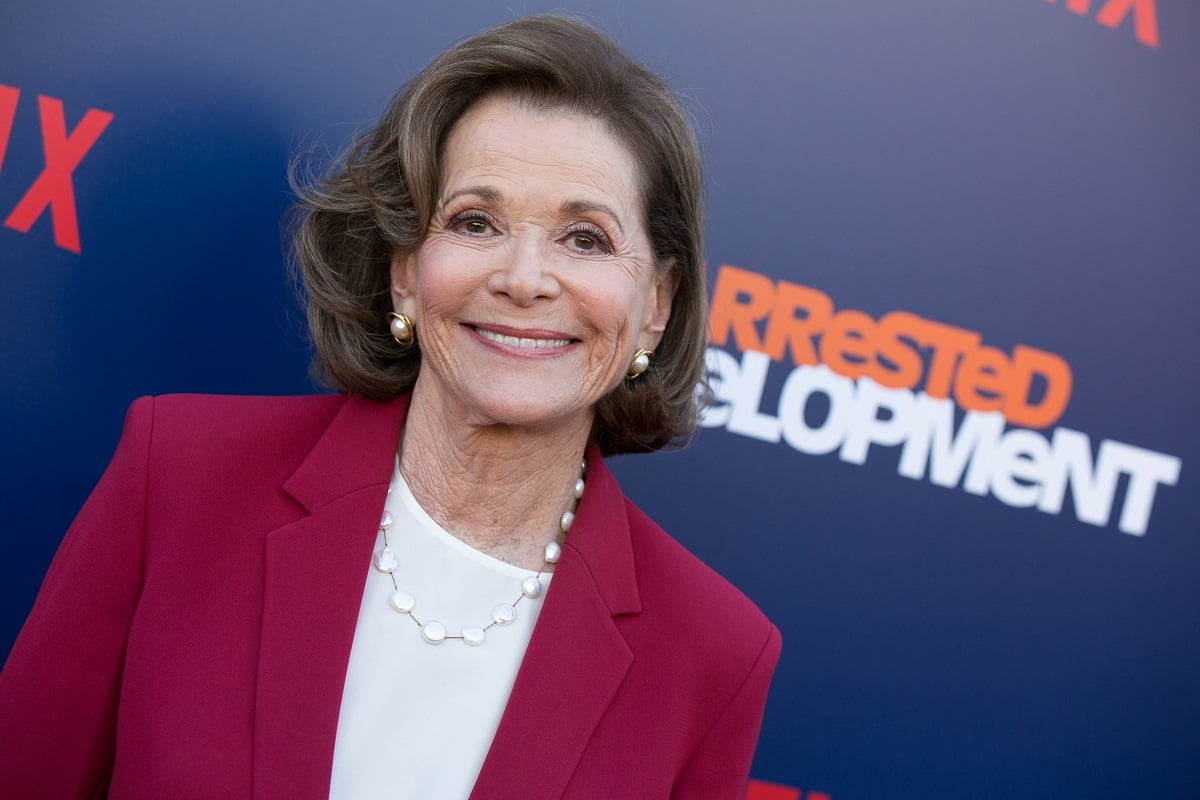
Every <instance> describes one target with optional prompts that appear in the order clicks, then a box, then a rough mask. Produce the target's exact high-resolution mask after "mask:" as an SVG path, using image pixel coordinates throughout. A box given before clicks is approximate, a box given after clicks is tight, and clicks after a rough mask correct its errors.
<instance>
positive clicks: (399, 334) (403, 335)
mask: <svg viewBox="0 0 1200 800" xmlns="http://www.w3.org/2000/svg"><path fill="white" fill-rule="evenodd" d="M411 335H412V331H410V330H409V329H408V326H407V325H405V324H404V320H402V319H399V318H397V317H393V318H392V336H395V337H396V338H397V339H407V338H408V337H409V336H411Z"/></svg>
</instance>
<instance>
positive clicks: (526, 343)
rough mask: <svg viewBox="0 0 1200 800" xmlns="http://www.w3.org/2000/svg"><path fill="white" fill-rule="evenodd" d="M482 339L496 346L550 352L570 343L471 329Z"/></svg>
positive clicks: (568, 341) (562, 340) (569, 340)
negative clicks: (504, 345) (501, 345)
mask: <svg viewBox="0 0 1200 800" xmlns="http://www.w3.org/2000/svg"><path fill="white" fill-rule="evenodd" d="M473 330H474V331H475V332H476V333H477V334H479V335H480V336H482V337H483V338H485V339H487V340H489V341H492V342H496V343H497V344H506V345H508V346H509V347H524V348H531V349H535V350H550V349H553V348H555V347H566V346H567V345H569V344H570V343H571V341H572V340H571V339H530V338H527V337H524V336H505V335H504V334H502V333H496V332H494V331H486V330H484V329H483V328H474V329H473Z"/></svg>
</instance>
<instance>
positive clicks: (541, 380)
mask: <svg viewBox="0 0 1200 800" xmlns="http://www.w3.org/2000/svg"><path fill="white" fill-rule="evenodd" d="M639 186H640V180H639V175H638V172H637V169H636V167H635V165H634V162H633V160H632V158H631V157H630V156H629V154H628V153H627V152H626V150H625V148H624V147H623V146H622V145H621V144H620V143H619V142H618V141H617V140H616V139H615V138H613V136H612V135H611V134H610V133H609V132H608V131H607V130H606V128H605V127H604V124H603V123H601V122H600V121H598V120H596V119H593V118H590V117H584V116H578V115H574V114H569V113H565V112H562V111H553V110H552V111H543V110H535V109H530V108H527V107H525V106H523V105H522V104H521V103H520V102H518V101H515V100H513V99H510V98H505V97H494V98H490V99H485V100H482V101H480V102H479V103H478V104H476V105H475V106H473V107H472V108H471V109H470V110H468V111H467V113H466V114H464V115H463V116H462V118H461V119H460V120H459V121H458V122H457V123H456V124H455V126H454V127H453V128H452V129H451V132H450V135H449V137H448V138H447V141H446V145H445V152H444V156H443V160H442V175H441V185H440V187H439V196H438V199H437V205H436V207H435V208H434V212H433V219H432V221H431V223H430V226H429V231H428V234H427V235H426V237H425V239H424V241H423V242H422V243H421V245H420V246H419V248H418V249H417V250H416V251H414V252H412V253H410V254H407V255H403V254H397V255H396V256H395V257H394V258H393V259H392V302H393V304H394V306H395V308H396V310H398V311H401V312H403V313H405V314H407V315H408V316H409V317H411V318H412V320H413V322H414V324H415V326H416V329H417V337H418V340H419V342H420V346H421V352H422V356H423V361H422V364H421V372H420V375H419V377H418V379H417V387H418V391H420V392H432V393H434V394H433V395H432V396H430V397H429V398H428V399H432V400H434V401H435V402H438V403H439V404H441V407H443V408H445V409H446V410H447V411H448V412H450V413H452V414H455V415H459V416H458V418H460V419H462V420H463V421H464V422H466V423H467V424H471V425H489V424H497V423H499V424H503V425H517V426H543V425H555V426H557V425H560V424H564V423H565V424H579V425H583V426H590V424H591V419H592V413H593V408H594V407H595V405H596V402H597V401H598V400H599V399H600V398H601V397H602V396H603V395H604V394H605V393H606V392H608V391H609V390H611V389H612V388H613V387H615V386H616V385H617V383H618V382H619V381H621V380H622V379H623V378H624V375H625V372H626V371H627V370H628V367H629V361H630V359H631V358H632V357H633V354H634V353H635V352H636V351H637V349H638V348H640V347H645V348H648V349H653V348H654V347H655V346H656V345H657V344H658V341H659V339H660V338H661V336H662V332H663V329H664V327H665V326H666V323H667V318H668V316H669V314H670V307H671V295H672V291H673V288H674V287H673V286H672V285H671V280H670V277H669V273H668V271H666V270H659V269H657V268H656V264H655V261H654V257H653V252H652V249H651V246H650V239H649V236H648V234H647V232H646V230H645V228H644V223H643V219H644V217H645V214H644V213H643V211H642V207H641V200H640V197H639V192H638V187H639Z"/></svg>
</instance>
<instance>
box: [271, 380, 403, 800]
mask: <svg viewBox="0 0 1200 800" xmlns="http://www.w3.org/2000/svg"><path fill="white" fill-rule="evenodd" d="M407 407H408V397H407V395H406V396H403V397H401V398H398V399H396V400H394V401H392V402H389V403H374V402H371V401H368V400H364V399H362V398H359V397H349V398H347V399H346V400H345V403H344V404H343V405H342V407H341V409H340V410H339V411H338V413H337V415H336V416H335V417H334V418H333V420H332V421H331V422H330V423H329V425H328V427H327V428H326V429H325V431H324V433H323V434H322V435H321V438H320V439H319V440H318V441H317V444H316V446H314V447H313V449H312V451H311V452H310V453H309V454H308V456H307V457H306V458H305V459H304V461H303V462H301V463H300V465H299V466H298V467H297V469H296V471H295V472H294V473H293V474H292V476H291V477H290V478H289V479H288V480H287V481H286V482H285V483H284V485H283V488H284V490H285V491H286V492H288V493H289V494H290V495H291V496H292V497H293V498H295V499H296V501H297V502H299V503H300V505H302V506H303V507H304V508H305V509H306V510H307V511H308V512H309V514H308V516H306V517H302V518H301V519H299V520H296V521H294V522H291V523H289V524H287V525H284V526H283V527H281V528H277V529H276V530H274V531H271V532H270V533H269V534H267V537H266V576H265V585H264V589H263V601H262V602H263V607H262V631H261V633H260V635H259V653H258V683H257V687H256V692H255V716H254V796H255V797H263V798H269V797H289V798H295V800H327V798H328V797H329V778H330V773H331V770H332V767H333V744H334V739H335V737H336V735H337V723H338V715H339V713H340V710H341V701H342V687H343V685H344V684H345V681H346V667H347V665H348V664H349V661H350V647H351V644H352V643H353V641H354V628H355V625H356V623H357V621H358V610H359V606H360V605H361V604H362V593H363V581H364V579H365V578H366V575H367V565H368V564H369V563H370V559H371V555H372V548H373V547H374V544H375V537H376V535H377V533H378V531H379V517H380V514H381V513H382V511H383V504H384V500H385V498H386V495H387V486H388V482H389V480H390V478H391V471H392V463H393V461H392V459H393V457H394V455H393V454H394V453H395V452H396V444H397V442H398V441H399V438H400V429H401V425H402V424H403V421H404V412H405V410H406V409H407Z"/></svg>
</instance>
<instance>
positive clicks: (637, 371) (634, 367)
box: [629, 353, 650, 375]
mask: <svg viewBox="0 0 1200 800" xmlns="http://www.w3.org/2000/svg"><path fill="white" fill-rule="evenodd" d="M648 369H650V357H649V356H648V355H646V354H645V353H642V354H641V355H639V356H638V357H637V358H635V359H634V360H633V363H632V364H630V365H629V371H630V372H632V373H633V374H634V375H641V374H642V373H643V372H645V371H646V370H648Z"/></svg>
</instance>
